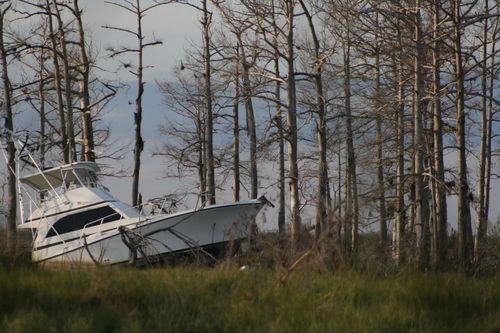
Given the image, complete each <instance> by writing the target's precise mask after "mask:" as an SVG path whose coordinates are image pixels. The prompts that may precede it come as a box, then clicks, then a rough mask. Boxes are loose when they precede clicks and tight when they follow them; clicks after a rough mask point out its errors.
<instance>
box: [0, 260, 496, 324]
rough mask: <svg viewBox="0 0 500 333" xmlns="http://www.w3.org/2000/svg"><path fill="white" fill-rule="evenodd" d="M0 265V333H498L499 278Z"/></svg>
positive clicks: (308, 271)
mask: <svg viewBox="0 0 500 333" xmlns="http://www.w3.org/2000/svg"><path fill="white" fill-rule="evenodd" d="M283 274H284V272H283V271H280V270H279V269H267V268H258V269H255V270H246V271H241V270H238V268H237V267H236V266H234V267H227V266H216V267H212V268H209V267H196V266H177V267H163V268H152V269H144V270H135V269H109V268H108V269H96V270H91V271H44V270H40V269H36V268H22V269H11V268H9V269H7V268H1V266H0V315H1V320H0V332H500V278H499V277H488V278H475V277H468V276H465V275H462V274H427V275H419V274H408V275H405V276H390V277H375V276H373V275H371V274H369V273H366V272H365V273H355V272H352V271H351V272H328V273H325V272H322V273H320V272H311V271H310V270H307V269H301V268H299V269H297V270H295V271H294V272H293V273H292V274H291V275H290V276H289V277H288V278H287V280H286V282H285V283H280V281H281V279H282V277H283Z"/></svg>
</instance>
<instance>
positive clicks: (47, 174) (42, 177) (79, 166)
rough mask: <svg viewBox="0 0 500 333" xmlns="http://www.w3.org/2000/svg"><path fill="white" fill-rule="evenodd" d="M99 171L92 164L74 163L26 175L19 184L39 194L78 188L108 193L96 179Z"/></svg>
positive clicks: (96, 166) (95, 165) (97, 167)
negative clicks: (93, 188) (21, 183)
mask: <svg viewBox="0 0 500 333" xmlns="http://www.w3.org/2000/svg"><path fill="white" fill-rule="evenodd" d="M99 171H100V168H99V166H98V165H97V164H95V163H94V162H76V163H72V164H67V165H63V166H60V167H56V168H51V169H48V170H44V171H42V172H38V173H34V174H31V175H28V176H26V177H23V178H22V179H21V182H23V183H25V184H27V185H29V186H31V187H32V188H34V189H35V190H37V191H39V192H47V191H52V190H56V189H57V188H61V190H62V191H67V190H72V189H76V188H79V187H95V188H99V189H102V190H106V191H108V190H107V188H106V187H104V186H103V185H102V184H101V182H100V181H99V179H98V176H97V173H98V172H99Z"/></svg>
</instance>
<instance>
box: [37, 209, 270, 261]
mask: <svg viewBox="0 0 500 333" xmlns="http://www.w3.org/2000/svg"><path fill="white" fill-rule="evenodd" d="M263 206H264V203H263V202H261V201H258V200H255V201H246V202H239V203H232V204H222V205H213V206H207V207H205V208H203V209H199V210H191V211H184V212H182V213H176V214H162V215H157V216H151V217H148V218H144V217H141V218H134V219H122V220H118V221H116V222H113V223H107V224H103V225H98V226H94V227H91V228H87V229H84V230H79V231H78V232H73V233H68V234H66V235H65V237H64V239H62V238H61V237H60V236H54V237H52V239H51V238H46V239H45V240H44V242H43V243H40V244H35V246H34V249H33V259H34V261H36V262H39V263H40V264H41V265H43V266H44V267H49V268H81V267H96V266H101V265H118V264H126V263H129V262H131V261H134V263H135V264H144V263H147V262H149V261H151V260H158V259H159V258H162V256H164V255H166V254H170V253H178V252H183V251H189V250H193V249H199V248H204V247H207V246H213V245H218V244H222V243H225V242H229V241H231V240H240V239H243V238H245V237H246V236H247V231H248V230H249V229H250V226H251V223H254V219H255V216H256V215H257V213H258V212H259V211H260V210H261V208H262V207H263ZM104 228H105V229H104ZM120 230H121V231H120ZM56 237H57V238H61V239H55V238H56ZM129 237H131V238H129ZM124 239H125V241H127V242H128V243H129V244H130V243H131V242H130V241H131V239H133V240H134V241H135V242H136V244H135V245H136V246H135V247H134V248H135V249H136V257H135V258H136V259H137V260H136V261H135V260H133V259H134V255H133V253H134V251H132V250H131V249H130V246H129V247H128V246H127V245H126V242H125V241H124ZM139 240H140V241H139Z"/></svg>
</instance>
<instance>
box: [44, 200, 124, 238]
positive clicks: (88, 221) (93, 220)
mask: <svg viewBox="0 0 500 333" xmlns="http://www.w3.org/2000/svg"><path fill="white" fill-rule="evenodd" d="M121 218H122V216H121V215H120V214H118V213H117V212H116V211H115V210H114V209H113V208H111V207H109V206H105V207H100V208H95V209H91V210H87V211H84V212H79V213H75V214H71V215H68V216H65V217H63V218H61V219H60V220H58V221H56V223H54V225H53V226H52V228H51V229H50V230H49V232H48V233H47V236H46V237H52V236H55V235H57V234H59V235H61V234H65V233H67V232H71V231H75V230H80V229H83V227H85V226H86V227H87V228H88V227H93V226H96V225H99V224H100V223H101V220H102V223H108V222H112V221H116V220H119V219H121Z"/></svg>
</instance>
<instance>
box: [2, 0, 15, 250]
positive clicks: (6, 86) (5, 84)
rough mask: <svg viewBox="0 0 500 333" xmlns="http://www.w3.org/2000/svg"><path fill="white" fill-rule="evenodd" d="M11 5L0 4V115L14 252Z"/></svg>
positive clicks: (10, 229)
mask: <svg viewBox="0 0 500 333" xmlns="http://www.w3.org/2000/svg"><path fill="white" fill-rule="evenodd" d="M11 6H12V4H11V3H10V1H2V2H0V59H1V64H2V65H1V66H2V67H1V70H2V88H3V89H2V90H3V102H2V103H1V104H2V106H3V107H2V109H3V110H2V111H3V112H2V113H3V117H4V121H5V124H4V126H5V129H6V130H7V131H6V132H5V139H6V141H7V166H8V171H7V177H8V180H7V193H8V194H7V202H8V203H7V205H8V208H7V236H8V242H9V244H8V248H9V249H10V250H14V248H15V246H16V243H17V240H16V239H17V236H16V235H17V232H16V230H17V229H16V217H17V190H16V174H15V172H16V171H17V164H16V158H15V154H16V148H15V145H14V141H13V140H14V138H13V137H12V135H11V134H12V133H13V131H14V116H13V113H12V85H11V82H10V78H9V66H8V60H7V59H8V58H9V57H11V56H12V51H13V50H12V49H9V46H8V43H7V41H6V40H5V38H4V33H5V25H4V24H5V21H6V15H7V13H8V11H9V10H10V9H11Z"/></svg>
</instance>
